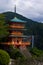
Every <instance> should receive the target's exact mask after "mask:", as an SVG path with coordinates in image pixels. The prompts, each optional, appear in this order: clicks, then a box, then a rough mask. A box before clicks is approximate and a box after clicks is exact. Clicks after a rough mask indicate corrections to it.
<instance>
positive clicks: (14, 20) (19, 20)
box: [10, 17, 26, 23]
mask: <svg viewBox="0 0 43 65" xmlns="http://www.w3.org/2000/svg"><path fill="white" fill-rule="evenodd" d="M10 21H11V22H21V23H25V22H26V21H24V20H21V19H19V18H17V17H14V18H13V19H11V20H10Z"/></svg>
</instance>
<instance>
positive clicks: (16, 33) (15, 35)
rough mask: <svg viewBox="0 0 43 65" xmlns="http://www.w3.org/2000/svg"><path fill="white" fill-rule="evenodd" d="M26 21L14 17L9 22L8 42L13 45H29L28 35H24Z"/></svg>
mask: <svg viewBox="0 0 43 65" xmlns="http://www.w3.org/2000/svg"><path fill="white" fill-rule="evenodd" d="M25 24H26V21H24V20H21V19H19V18H17V17H14V18H13V19H11V20H10V22H9V33H10V34H9V44H12V45H14V46H18V47H19V46H26V45H30V42H29V40H28V36H26V35H24V32H26V28H25Z"/></svg>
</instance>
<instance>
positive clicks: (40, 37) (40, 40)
mask: <svg viewBox="0 0 43 65" xmlns="http://www.w3.org/2000/svg"><path fill="white" fill-rule="evenodd" d="M1 15H4V16H3V17H4V18H3V20H4V22H5V24H6V23H7V22H8V21H9V20H10V19H12V18H13V17H15V16H16V17H18V18H20V19H22V20H25V21H27V23H26V28H27V32H26V33H24V34H27V35H34V36H35V44H34V45H35V46H37V47H38V48H40V49H43V23H38V22H36V21H33V20H31V19H28V18H26V17H24V16H22V15H20V14H17V13H16V14H15V13H14V12H4V13H1V14H0V16H1ZM1 18H2V16H1V17H0V21H1V23H2V22H3V21H2V19H1ZM0 25H1V24H0ZM3 25H4V24H3ZM4 26H5V25H4ZM0 29H1V27H0ZM4 29H5V27H4ZM6 29H7V28H6ZM1 31H3V29H2V30H0V32H1ZM5 32H7V33H8V31H7V30H5ZM2 34H3V32H2ZM4 34H6V33H4ZM4 34H3V35H4ZM0 35H1V34H0ZM7 35H8V34H6V36H7Z"/></svg>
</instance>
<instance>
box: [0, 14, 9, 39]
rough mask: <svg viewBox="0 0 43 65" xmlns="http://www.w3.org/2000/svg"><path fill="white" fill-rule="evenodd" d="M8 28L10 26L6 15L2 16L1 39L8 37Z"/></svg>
mask: <svg viewBox="0 0 43 65" xmlns="http://www.w3.org/2000/svg"><path fill="white" fill-rule="evenodd" d="M7 26H8V25H7V24H6V22H5V15H4V14H0V38H3V37H5V36H7V35H8V31H7V30H8V29H7Z"/></svg>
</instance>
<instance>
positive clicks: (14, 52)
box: [8, 45, 26, 60]
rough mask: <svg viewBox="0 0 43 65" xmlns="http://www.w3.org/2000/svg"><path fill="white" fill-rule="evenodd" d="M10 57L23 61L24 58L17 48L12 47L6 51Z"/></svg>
mask: <svg viewBox="0 0 43 65" xmlns="http://www.w3.org/2000/svg"><path fill="white" fill-rule="evenodd" d="M8 53H9V55H10V57H11V58H12V59H21V60H25V59H26V58H25V57H24V56H23V55H22V54H21V53H20V50H19V49H18V48H14V47H13V46H12V45H11V46H10V47H9V51H8Z"/></svg>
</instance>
